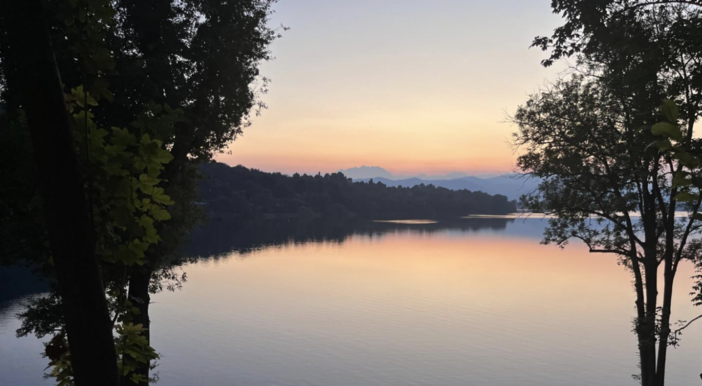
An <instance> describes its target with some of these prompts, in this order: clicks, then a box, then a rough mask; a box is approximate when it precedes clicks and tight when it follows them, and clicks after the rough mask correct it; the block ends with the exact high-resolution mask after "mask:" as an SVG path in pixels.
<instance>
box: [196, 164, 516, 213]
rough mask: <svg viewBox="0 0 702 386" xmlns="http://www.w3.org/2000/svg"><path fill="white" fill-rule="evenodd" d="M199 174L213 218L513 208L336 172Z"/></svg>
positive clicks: (238, 169) (215, 167)
mask: <svg viewBox="0 0 702 386" xmlns="http://www.w3.org/2000/svg"><path fill="white" fill-rule="evenodd" d="M202 172H203V175H204V179H203V181H201V183H200V197H201V198H202V200H203V202H202V204H203V205H204V206H205V207H206V208H207V209H208V211H209V212H210V217H211V218H213V219H217V218H220V219H241V220H253V219H275V218H313V217H330V218H339V219H351V218H362V219H407V218H432V219H437V218H442V219H448V218H457V217H460V216H466V215H470V214H507V213H513V212H515V211H516V210H517V208H516V203H515V202H514V201H510V200H508V198H507V197H505V196H502V195H489V194H486V193H483V192H471V191H469V190H450V189H446V188H440V187H435V186H433V185H423V184H422V185H417V186H414V187H411V188H406V187H389V186H386V185H385V184H383V183H379V182H377V183H376V182H373V181H372V180H371V181H368V182H352V180H351V179H350V178H347V177H346V176H344V175H343V174H342V173H332V174H325V175H322V174H317V175H314V176H310V175H299V174H297V173H296V174H294V175H293V176H286V175H283V174H281V173H266V172H262V171H259V170H255V169H248V168H246V167H243V166H235V167H230V166H228V165H225V164H222V163H208V164H205V165H203V168H202Z"/></svg>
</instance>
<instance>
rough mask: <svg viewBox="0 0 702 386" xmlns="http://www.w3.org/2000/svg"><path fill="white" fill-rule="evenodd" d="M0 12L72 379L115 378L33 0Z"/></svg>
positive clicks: (79, 190)
mask: <svg viewBox="0 0 702 386" xmlns="http://www.w3.org/2000/svg"><path fill="white" fill-rule="evenodd" d="M3 5H4V7H3V10H2V13H3V14H4V16H2V17H0V18H1V21H2V24H3V25H2V27H3V28H2V29H3V30H4V31H5V32H6V33H7V36H8V38H9V39H8V40H9V47H6V52H8V53H9V54H10V56H9V58H7V60H9V61H10V62H11V67H12V73H10V74H7V75H8V76H12V77H17V79H19V82H17V83H16V84H20V85H21V87H22V89H21V91H20V92H21V93H22V107H23V108H24V111H25V113H26V116H27V125H28V127H29V130H30V132H31V136H32V143H33V146H34V154H35V156H36V159H37V165H38V167H39V172H40V177H41V180H40V194H41V197H42V199H43V209H44V216H45V219H46V227H47V231H48V234H49V242H50V245H51V252H52V256H53V261H54V265H55V271H56V279H57V281H58V287H59V293H60V294H61V298H62V301H63V305H64V314H65V319H66V330H67V332H68V342H69V346H70V350H71V363H72V365H73V373H74V376H75V383H76V385H78V386H95V385H101V386H102V385H105V386H117V385H118V384H119V375H118V370H117V356H116V353H115V347H114V341H113V337H112V326H111V321H110V318H109V313H108V309H107V302H106V300H105V292H104V287H103V283H102V276H101V273H100V267H99V265H98V260H97V257H96V255H95V247H94V241H93V234H92V232H93V229H92V224H91V220H90V207H89V204H88V201H87V198H86V192H85V189H84V183H83V179H82V175H81V172H80V165H79V161H78V155H77V153H76V148H75V142H74V139H73V135H72V132H71V127H70V121H69V117H68V111H67V110H66V105H65V102H64V94H63V90H62V85H61V79H60V76H59V73H58V69H57V67H56V62H55V60H54V56H53V51H52V48H51V41H50V38H49V34H48V30H47V28H46V25H45V22H44V13H43V10H42V6H41V1H40V0H10V1H6V2H4V3H3Z"/></svg>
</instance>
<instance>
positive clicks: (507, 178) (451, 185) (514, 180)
mask: <svg viewBox="0 0 702 386" xmlns="http://www.w3.org/2000/svg"><path fill="white" fill-rule="evenodd" d="M339 172H340V173H343V174H344V175H345V176H346V177H348V178H351V179H353V180H354V181H358V182H368V181H369V180H371V179H372V180H373V181H374V182H382V183H383V184H385V185H387V186H402V187H412V186H415V185H419V184H424V185H434V186H437V187H443V188H446V189H452V190H462V189H468V190H470V191H473V192H483V193H487V194H492V195H495V194H501V195H503V196H507V198H508V199H510V200H518V199H519V197H520V196H522V195H524V194H527V193H531V192H533V191H535V190H536V188H537V187H538V185H539V180H538V179H534V178H527V177H524V176H521V175H518V174H503V175H500V176H496V177H475V176H469V175H467V174H465V173H462V172H451V173H448V174H445V175H441V176H427V175H418V176H396V175H394V174H392V173H390V172H389V171H387V170H386V169H383V168H382V167H380V166H361V167H355V168H350V169H342V170H340V171H339Z"/></svg>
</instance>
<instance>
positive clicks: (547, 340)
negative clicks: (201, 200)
mask: <svg viewBox="0 0 702 386" xmlns="http://www.w3.org/2000/svg"><path fill="white" fill-rule="evenodd" d="M544 225H545V221H544V220H539V219H527V220H524V219H516V220H514V219H508V218H499V219H486V218H472V219H464V220H461V221H460V222H451V223H444V222H439V223H436V224H433V223H424V222H410V223H372V224H366V225H364V226H361V227H356V228H346V227H333V226H323V227H319V228H315V229H306V228H305V227H272V228H271V227H263V228H257V227H253V226H250V227H245V228H241V227H233V226H230V225H227V224H221V223H220V224H211V225H210V226H209V227H208V228H207V229H205V230H202V231H200V232H197V233H196V234H195V235H194V236H193V241H192V243H191V244H190V246H189V247H188V249H187V252H186V253H187V254H189V255H190V256H194V257H198V259H197V261H195V262H193V263H191V264H189V265H186V266H185V267H184V270H185V271H186V272H187V274H188V277H189V280H188V282H187V283H186V284H185V285H184V287H183V290H182V291H178V292H175V293H169V292H167V293H162V294H158V295H156V296H155V297H154V299H153V301H154V304H153V305H152V307H151V310H152V311H151V312H152V337H153V345H154V346H155V347H156V348H157V350H158V351H159V352H161V353H162V354H163V358H162V360H161V362H160V366H159V367H158V371H159V373H160V379H161V380H160V383H159V384H161V385H169V386H170V385H175V386H181V385H182V386H186V385H187V386H190V385H241V386H302V385H305V386H307V385H319V386H391V385H392V386H406V385H431V386H458V385H494V386H502V385H520V386H521V385H533V386H562V385H602V386H605V385H606V386H612V385H636V382H635V381H634V380H632V378H631V375H632V374H634V373H636V372H637V367H636V342H635V337H634V335H633V334H632V333H631V320H632V317H633V316H634V308H633V306H634V303H633V293H632V285H631V279H630V276H629V274H628V273H627V272H626V271H625V270H624V269H623V268H622V267H621V266H618V265H617V263H616V260H615V259H614V258H613V257H611V256H603V255H590V254H588V253H587V251H586V250H585V249H584V248H583V247H582V246H580V245H577V244H576V245H572V246H569V247H568V248H566V249H565V250H559V249H558V248H556V247H552V246H543V245H540V244H539V240H540V235H541V232H542V231H543V227H544ZM693 273H694V272H693V270H692V268H691V267H690V266H685V267H683V268H682V271H681V272H680V275H679V279H678V287H677V303H676V306H675V308H674V311H673V313H674V318H675V319H690V318H691V317H693V316H696V315H697V312H699V311H701V310H699V309H695V308H694V307H692V306H691V304H690V302H689V296H688V292H690V286H691V280H689V279H688V278H689V277H690V276H691V275H693ZM18 297H20V298H21V296H20V295H17V296H16V297H15V298H14V299H11V300H8V299H6V300H5V301H4V303H2V301H0V358H1V359H2V362H1V363H0V384H2V385H30V386H32V385H50V384H51V382H50V381H43V380H42V376H41V374H42V370H43V368H44V367H45V366H46V361H45V360H44V359H42V358H41V357H40V356H39V352H40V351H41V349H42V345H41V342H39V341H38V340H36V339H34V338H23V339H16V338H14V330H15V329H16V328H17V327H18V322H17V320H16V319H15V318H14V316H13V315H14V314H15V313H17V312H18V311H20V310H21V307H22V306H21V301H20V299H18ZM669 364H670V367H669V372H668V373H669V374H670V377H669V382H668V385H672V386H676V385H680V386H682V385H694V384H702V383H701V382H700V378H699V374H700V372H702V324H700V325H697V326H695V325H693V326H692V327H690V328H689V329H688V330H686V334H685V335H684V336H683V341H682V346H681V347H680V348H678V349H675V350H672V352H671V353H670V355H669Z"/></svg>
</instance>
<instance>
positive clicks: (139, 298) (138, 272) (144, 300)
mask: <svg viewBox="0 0 702 386" xmlns="http://www.w3.org/2000/svg"><path fill="white" fill-rule="evenodd" d="M152 273H153V271H152V270H151V269H150V268H148V267H140V268H138V269H135V270H134V271H133V272H132V275H131V277H130V278H129V300H130V301H131V302H132V304H133V307H136V308H137V309H138V310H139V313H138V315H134V316H133V318H132V322H133V323H134V324H141V325H143V326H144V328H145V329H146V330H145V331H144V332H143V333H142V335H143V336H144V337H145V338H146V340H147V341H149V344H150V343H151V331H150V328H151V320H150V319H149V302H150V301H151V296H150V294H149V283H150V282H151V275H152ZM150 368H151V361H147V362H146V363H139V365H138V366H137V368H136V370H134V373H133V374H138V375H143V376H144V377H145V378H146V379H148V378H149V370H150ZM131 375H132V373H129V374H127V375H126V376H124V377H123V378H122V385H123V386H130V385H136V383H134V382H132V381H131V380H130V377H131ZM142 385H143V384H142Z"/></svg>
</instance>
